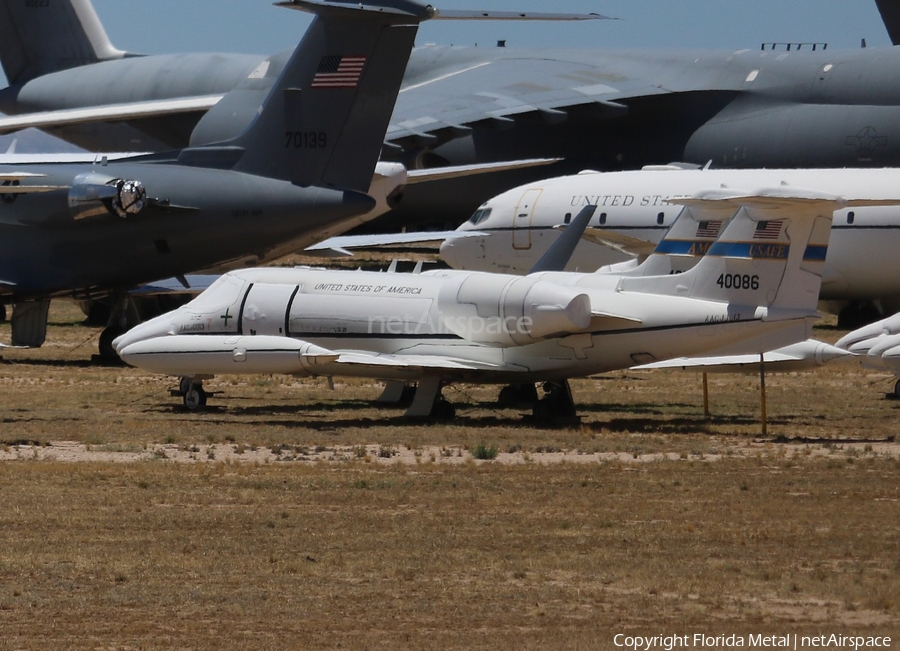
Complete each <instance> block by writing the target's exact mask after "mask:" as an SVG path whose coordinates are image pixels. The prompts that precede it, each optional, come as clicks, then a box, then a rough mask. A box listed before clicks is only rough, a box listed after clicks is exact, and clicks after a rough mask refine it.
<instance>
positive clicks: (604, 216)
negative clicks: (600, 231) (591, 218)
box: [597, 212, 606, 226]
mask: <svg viewBox="0 0 900 651" xmlns="http://www.w3.org/2000/svg"><path fill="white" fill-rule="evenodd" d="M597 223H598V224H600V225H601V226H603V224H605V223H606V213H605V212H602V213H600V220H599V221H598V222H597Z"/></svg>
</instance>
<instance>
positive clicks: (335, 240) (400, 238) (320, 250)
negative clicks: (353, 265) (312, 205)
mask: <svg viewBox="0 0 900 651" xmlns="http://www.w3.org/2000/svg"><path fill="white" fill-rule="evenodd" d="M486 235H487V233H482V232H481V231H420V232H415V233H387V234H384V235H339V236H338V237H332V238H329V239H327V240H325V241H324V242H319V243H318V244H313V245H312V246H308V247H306V248H305V249H304V250H303V252H304V253H310V254H314V255H320V254H321V255H335V254H337V255H340V256H352V255H353V253H352V252H351V251H350V249H377V248H380V247H390V246H400V245H404V244H422V245H429V244H435V245H439V244H440V243H441V242H444V241H446V240H452V239H457V238H464V237H484V236H486Z"/></svg>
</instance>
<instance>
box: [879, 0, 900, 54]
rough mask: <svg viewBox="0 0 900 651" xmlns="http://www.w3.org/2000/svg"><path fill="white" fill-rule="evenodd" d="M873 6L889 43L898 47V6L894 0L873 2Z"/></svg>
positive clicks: (899, 11) (899, 36) (899, 19)
mask: <svg viewBox="0 0 900 651" xmlns="http://www.w3.org/2000/svg"><path fill="white" fill-rule="evenodd" d="M875 4H876V5H878V13H880V14H881V20H882V22H883V23H884V27H885V29H887V33H888V36H889V37H890V38H891V43H892V44H894V45H900V5H898V4H897V3H896V2H895V0H875Z"/></svg>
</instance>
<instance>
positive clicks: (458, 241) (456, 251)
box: [440, 237, 484, 269]
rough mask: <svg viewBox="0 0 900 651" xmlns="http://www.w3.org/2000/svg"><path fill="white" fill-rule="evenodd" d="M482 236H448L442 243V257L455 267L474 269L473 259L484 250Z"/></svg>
mask: <svg viewBox="0 0 900 651" xmlns="http://www.w3.org/2000/svg"><path fill="white" fill-rule="evenodd" d="M483 250H484V249H483V246H482V245H481V238H480V237H448V238H447V239H446V240H444V241H443V242H442V243H441V247H440V255H441V259H442V260H443V261H444V262H446V263H447V264H448V265H450V266H451V267H453V268H454V269H472V268H477V267H473V261H474V259H475V258H477V257H478V255H479V252H481V251H483Z"/></svg>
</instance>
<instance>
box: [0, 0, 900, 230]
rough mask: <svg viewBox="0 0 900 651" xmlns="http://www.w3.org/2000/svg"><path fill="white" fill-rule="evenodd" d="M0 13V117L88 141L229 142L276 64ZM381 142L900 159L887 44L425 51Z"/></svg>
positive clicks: (457, 150) (117, 145) (412, 207)
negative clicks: (169, 48)
mask: <svg viewBox="0 0 900 651" xmlns="http://www.w3.org/2000/svg"><path fill="white" fill-rule="evenodd" d="M878 4H879V8H880V9H881V11H882V15H883V16H884V18H885V22H886V24H887V25H888V28H889V32H890V33H891V34H892V35H893V36H895V37H896V35H897V33H898V32H900V29H898V26H897V22H900V21H898V20H897V16H896V13H897V12H896V11H894V10H892V3H891V2H890V1H889V0H880V1H879V2H878ZM0 16H2V19H0V30H2V31H0V57H2V61H3V65H4V69H5V70H6V73H7V77H8V78H9V80H10V84H11V85H10V87H9V88H8V89H6V90H4V91H2V92H0V110H2V111H5V112H7V113H12V114H16V115H15V116H14V117H12V118H10V119H9V121H8V122H2V121H0V125H2V124H6V126H5V127H3V128H5V129H7V130H10V129H15V128H22V127H23V126H41V127H44V128H47V129H50V130H51V131H53V132H54V133H57V134H59V135H62V136H64V137H66V138H67V139H70V140H71V141H73V142H76V143H80V144H82V145H84V146H87V147H88V148H89V149H93V150H103V149H105V150H107V151H108V150H110V149H113V150H122V149H123V148H125V149H131V148H134V147H136V146H141V147H152V146H153V145H154V143H155V144H156V146H158V147H163V146H169V147H173V146H179V147H180V146H185V145H187V144H188V142H190V144H191V145H202V144H207V143H210V142H219V141H222V140H227V139H230V138H233V137H234V136H235V135H236V134H237V133H239V132H240V131H241V130H242V129H243V128H244V125H245V124H247V123H248V122H249V120H250V118H251V117H252V115H253V114H254V112H255V111H256V107H257V106H258V105H259V104H260V101H261V98H262V96H263V95H264V94H265V93H266V92H267V91H268V88H269V87H270V86H271V84H272V83H273V82H274V80H275V79H276V78H277V75H278V73H279V71H280V70H281V68H282V67H283V65H284V62H285V61H286V59H287V53H279V54H275V55H273V56H271V57H268V58H264V57H253V56H246V55H219V54H215V55H205V54H186V55H165V56H147V57H138V56H134V55H131V54H126V53H123V52H121V51H118V50H116V49H115V48H114V47H113V46H112V45H111V44H110V41H109V39H108V38H107V36H106V34H105V33H104V30H103V28H102V26H101V25H100V23H99V21H98V20H97V18H96V15H95V14H94V12H93V9H92V8H91V7H90V4H89V2H88V0H68V1H64V0H54V2H53V3H51V4H50V6H48V7H41V8H39V9H36V8H32V7H25V6H24V3H21V2H17V3H14V2H12V1H11V0H3V1H2V2H0ZM20 34H21V35H24V37H22V36H19V35H20ZM895 42H896V41H895ZM110 80H119V81H122V82H123V83H110ZM125 82H127V83H125ZM235 87H239V88H241V91H242V92H241V94H236V95H231V96H230V97H229V99H228V100H227V101H228V104H229V106H228V110H227V111H219V112H216V113H209V114H206V115H205V117H204V113H205V111H206V110H207V109H208V108H209V107H210V106H213V105H215V104H216V103H217V102H219V101H220V98H221V97H222V96H223V94H224V93H226V92H227V91H228V90H230V89H232V88H235ZM42 112H44V113H42ZM47 112H49V113H47ZM83 120H94V121H96V120H102V121H106V123H107V125H108V123H109V122H110V121H115V122H116V123H117V125H118V126H119V127H121V128H122V129H124V130H125V131H126V133H124V135H123V137H124V140H119V141H117V140H116V138H115V137H114V136H115V133H113V132H112V131H110V130H108V129H106V128H103V129H99V128H95V127H96V125H94V126H93V127H90V128H87V129H83V128H81V127H80V126H79V124H80V122H81V121H83ZM126 125H127V129H126ZM89 126H90V125H89ZM195 127H196V128H195ZM135 130H137V132H136V131H135ZM135 138H138V140H141V139H142V140H141V142H140V144H136V143H134V142H133V140H134V139H135ZM386 141H387V144H388V146H387V148H386V150H385V154H386V156H387V157H389V158H390V159H391V160H397V161H401V162H404V163H406V164H407V166H408V167H417V166H420V165H425V166H434V165H440V164H448V163H450V164H465V163H471V162H483V161H488V160H512V159H521V158H536V157H561V158H564V159H565V163H564V165H565V166H566V167H565V168H560V169H559V170H558V171H557V173H566V172H576V171H578V170H581V169H585V168H593V169H603V170H607V169H637V168H639V167H641V166H643V165H645V164H658V163H665V162H669V161H686V162H692V163H695V164H699V165H703V164H706V163H707V161H712V162H713V164H714V165H715V166H727V167H742V168H748V167H825V166H830V167H845V166H851V167H883V166H886V165H895V166H900V48H897V47H894V48H880V49H879V48H869V49H859V50H855V51H840V50H833V49H826V50H823V49H821V48H817V49H808V48H800V49H798V48H797V47H789V46H788V45H787V44H782V45H780V46H775V47H774V48H764V49H762V50H740V51H703V50H698V51H681V50H677V51H660V50H644V51H642V50H625V51H617V50H601V49H595V50H546V49H533V48H485V47H479V48H472V47H425V48H420V49H418V50H416V51H415V52H414V53H413V55H412V58H411V62H410V65H409V68H408V70H407V73H406V76H405V79H404V87H403V90H402V92H401V95H400V98H399V100H398V102H397V106H396V108H395V110H394V115H393V118H392V121H391V126H390V128H389V129H388V132H387V136H386ZM539 174H540V173H538V174H537V175H536V174H534V173H531V176H530V177H529V178H530V179H534V178H538V177H539ZM526 180H528V179H525V178H521V177H516V178H515V179H512V180H511V178H510V177H509V176H507V175H503V176H498V177H491V178H488V177H484V178H479V179H475V180H472V179H468V180H466V181H448V182H447V183H446V184H442V186H441V189H440V190H439V189H438V188H437V187H435V186H433V185H432V186H429V187H428V189H427V190H420V189H417V188H411V189H410V190H409V191H408V192H407V194H406V196H405V198H404V202H403V203H402V204H401V207H400V210H401V211H402V212H403V215H404V216H411V217H418V218H422V216H423V215H427V218H428V219H432V220H435V221H444V220H447V219H455V220H456V223H459V222H461V221H462V220H463V219H465V217H466V216H468V215H469V214H471V212H472V211H473V210H474V209H475V207H476V206H477V205H478V204H480V203H481V202H482V201H484V200H485V199H487V198H488V197H491V196H493V195H496V194H498V193H499V192H501V191H502V190H504V189H506V188H508V187H511V186H512V185H517V184H519V183H522V182H524V181H526Z"/></svg>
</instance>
